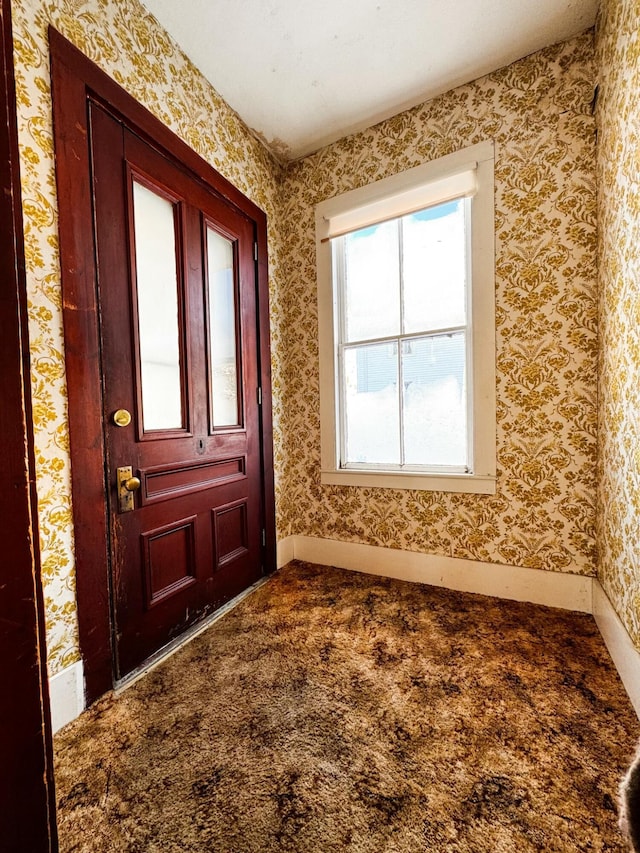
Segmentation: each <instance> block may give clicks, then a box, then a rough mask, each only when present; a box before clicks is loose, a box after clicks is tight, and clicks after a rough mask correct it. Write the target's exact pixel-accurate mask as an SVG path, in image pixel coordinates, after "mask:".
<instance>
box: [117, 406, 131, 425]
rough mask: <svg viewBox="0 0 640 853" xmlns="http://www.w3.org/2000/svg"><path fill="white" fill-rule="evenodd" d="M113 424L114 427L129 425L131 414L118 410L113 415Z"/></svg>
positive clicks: (124, 410)
mask: <svg viewBox="0 0 640 853" xmlns="http://www.w3.org/2000/svg"><path fill="white" fill-rule="evenodd" d="M113 422H114V424H115V425H116V426H119V427H126V426H129V424H130V423H131V412H128V411H127V410H126V409H118V411H117V412H114V413H113Z"/></svg>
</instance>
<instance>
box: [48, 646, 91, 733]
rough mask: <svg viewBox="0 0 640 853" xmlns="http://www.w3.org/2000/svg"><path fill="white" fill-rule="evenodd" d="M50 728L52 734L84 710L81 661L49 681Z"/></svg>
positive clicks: (53, 676)
mask: <svg viewBox="0 0 640 853" xmlns="http://www.w3.org/2000/svg"><path fill="white" fill-rule="evenodd" d="M49 701H50V703H51V728H52V730H53V732H54V734H55V733H56V732H57V731H59V730H60V729H61V728H62V727H63V726H66V725H67V723H70V722H71V721H72V720H75V718H76V717H79V716H80V714H81V713H82V712H83V711H84V709H85V701H84V673H83V669H82V661H76V663H72V664H71V666H68V667H66V668H65V669H63V670H62V671H61V672H57V673H56V674H55V675H52V676H51V678H50V679H49Z"/></svg>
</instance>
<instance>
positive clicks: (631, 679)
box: [593, 580, 640, 717]
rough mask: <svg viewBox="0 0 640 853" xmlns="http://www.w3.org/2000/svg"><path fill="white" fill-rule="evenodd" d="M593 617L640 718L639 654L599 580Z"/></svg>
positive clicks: (596, 582) (596, 587)
mask: <svg viewBox="0 0 640 853" xmlns="http://www.w3.org/2000/svg"><path fill="white" fill-rule="evenodd" d="M593 618H594V619H595V620H596V625H597V626H598V629H599V631H600V633H601V634H602V639H603V640H604V642H605V645H606V647H607V649H608V650H609V654H610V655H611V658H612V660H613V662H614V664H615V667H616V669H617V670H618V675H619V676H620V680H621V681H622V683H623V684H624V688H625V690H626V691H627V693H628V694H629V699H630V700H631V704H632V705H633V707H634V708H635V711H636V714H637V715H638V717H640V652H638V650H637V649H636V647H635V646H634V645H633V642H632V640H631V637H630V636H629V634H628V633H627V629H626V628H625V627H624V625H623V624H622V622H621V621H620V617H619V616H618V614H617V613H616V611H615V610H614V609H613V605H612V604H611V602H610V601H609V598H608V596H607V594H606V592H605V591H604V589H603V588H602V586H601V585H600V582H599V581H597V580H594V582H593Z"/></svg>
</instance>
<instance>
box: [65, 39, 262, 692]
mask: <svg viewBox="0 0 640 853" xmlns="http://www.w3.org/2000/svg"><path fill="white" fill-rule="evenodd" d="M49 42H50V48H51V69H52V90H53V118H54V139H55V148H56V177H57V185H58V198H59V228H60V254H61V262H62V293H63V305H64V309H65V310H64V331H65V352H66V360H67V386H68V397H69V428H70V435H71V454H72V466H71V473H72V487H73V508H74V531H75V543H76V566H77V597H78V618H79V632H80V646H81V651H82V656H83V660H84V671H85V680H86V687H87V700H88V701H89V702H91V701H93V700H94V699H96V698H97V697H98V696H100V695H101V694H103V693H104V692H106V691H107V690H109V689H111V687H112V685H113V674H112V648H111V639H112V638H111V614H110V596H109V586H108V584H109V580H108V578H109V573H108V531H107V520H106V514H105V490H106V483H105V473H104V439H103V427H102V395H101V379H100V377H101V365H100V335H99V318H98V305H97V295H96V269H95V259H94V239H93V226H92V207H91V197H90V181H89V180H88V176H89V174H90V163H89V156H90V155H89V145H88V142H89V134H90V119H89V109H88V105H89V102H90V101H91V100H93V101H95V102H97V103H99V104H100V105H101V106H102V107H103V108H105V109H106V110H107V111H109V112H111V113H112V114H113V115H114V116H116V117H117V118H120V119H122V120H123V122H124V123H125V124H126V125H127V126H128V127H130V128H132V129H133V130H134V131H135V133H136V134H137V135H139V136H140V137H141V138H142V139H143V140H144V141H145V142H147V143H148V144H150V145H152V146H153V147H154V148H156V149H157V150H159V151H160V152H161V153H164V154H167V155H168V156H169V157H171V159H172V160H174V161H177V162H178V163H180V164H181V166H182V168H184V169H185V171H186V172H187V173H188V174H189V175H190V176H191V177H195V178H196V179H197V180H199V181H200V182H201V183H203V184H204V185H205V186H206V188H207V190H208V191H213V192H214V193H215V194H217V195H218V196H221V197H222V198H224V199H225V200H226V201H227V202H228V203H230V204H231V205H233V207H234V208H236V210H238V211H239V212H240V213H241V214H243V215H244V216H245V217H248V218H249V219H250V220H252V221H253V223H254V228H255V234H256V240H257V243H258V255H259V262H258V264H257V274H256V289H257V299H258V317H259V338H260V381H261V387H262V400H263V404H262V413H261V417H262V420H261V441H262V448H261V450H262V462H263V471H264V480H263V488H262V505H263V508H264V512H265V519H266V523H265V528H266V540H267V545H266V547H265V551H264V555H263V567H264V572H265V574H266V573H269V572H271V571H273V570H274V569H275V567H276V547H275V501H274V493H273V492H274V483H273V432H272V426H271V414H272V413H271V372H270V344H269V314H268V306H269V290H268V267H267V236H266V235H267V220H266V214H265V213H264V211H262V210H261V209H260V208H259V207H258V206H257V205H255V204H254V203H253V202H252V201H250V200H249V199H247V198H246V197H245V196H244V195H243V194H242V193H241V192H240V191H239V190H238V189H237V188H236V187H234V186H233V184H231V183H230V182H229V181H228V180H226V179H225V178H224V177H222V176H221V175H220V174H218V172H216V171H215V169H213V168H212V167H211V166H210V165H209V164H208V163H207V162H206V161H205V160H203V159H202V158H201V157H200V156H199V155H198V154H196V153H195V152H194V151H193V150H192V149H191V148H189V147H188V146H187V145H186V144H185V143H184V142H182V140H180V139H179V138H178V137H177V136H176V135H175V134H174V133H173V132H172V131H170V130H169V129H168V128H167V127H165V126H164V125H163V124H162V123H161V122H160V121H158V119H156V118H155V117H154V116H153V115H152V114H151V113H150V112H149V111H148V110H146V109H145V108H144V107H143V106H142V105H141V104H139V103H138V102H137V101H136V100H135V99H134V98H132V97H131V96H130V95H129V94H128V93H127V92H125V91H124V89H122V88H121V87H120V86H119V85H118V84H117V83H115V82H114V81H113V80H112V79H111V78H110V77H108V76H107V75H106V74H105V73H104V72H103V71H102V70H101V69H100V68H98V66H97V65H95V64H94V63H93V62H91V61H90V60H89V59H87V58H86V57H85V56H84V55H83V54H82V53H81V52H80V51H79V50H78V49H77V48H75V47H74V46H73V45H72V44H71V43H70V42H68V41H67V40H66V39H65V38H63V37H62V36H61V35H60V34H59V33H58V32H57V31H56V30H54V29H53V28H50V29H49Z"/></svg>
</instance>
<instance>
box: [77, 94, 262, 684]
mask: <svg viewBox="0 0 640 853" xmlns="http://www.w3.org/2000/svg"><path fill="white" fill-rule="evenodd" d="M90 109H91V115H90V119H91V139H92V158H93V166H92V181H93V196H94V218H95V233H96V251H97V267H98V304H99V311H100V328H101V348H102V376H103V398H104V431H105V447H106V460H105V469H106V478H107V482H108V484H109V496H108V513H109V529H110V541H111V554H110V558H111V588H112V597H113V623H114V633H115V649H116V677H117V678H122V677H123V676H125V675H126V674H127V673H130V672H131V671H132V670H133V669H135V668H136V667H137V666H138V665H139V664H140V663H142V662H143V661H144V660H145V659H146V658H148V657H149V656H150V655H151V654H153V653H154V652H155V651H157V650H158V649H160V648H161V647H162V646H164V645H165V644H166V643H168V642H170V641H171V640H172V639H174V638H175V637H176V636H178V635H179V634H180V633H181V632H182V631H184V630H185V629H186V628H187V627H189V626H190V625H192V624H193V623H195V622H196V621H198V620H200V619H202V618H203V617H205V616H206V615H207V614H208V613H209V612H211V611H212V610H214V609H215V608H217V607H219V606H220V605H221V604H223V603H224V602H225V601H227V600H229V599H230V598H232V597H233V596H234V595H237V594H238V593H239V592H241V591H242V590H243V589H245V588H246V587H248V586H249V585H251V584H252V583H253V582H254V581H256V580H257V579H258V578H259V577H261V575H262V574H263V570H262V564H261V563H262V560H261V555H262V547H261V543H262V535H263V533H262V531H263V507H262V505H261V459H260V432H259V430H260V425H259V403H258V385H259V377H258V343H257V328H256V271H255V261H254V239H255V238H254V226H253V223H252V222H251V220H249V219H248V218H246V217H245V216H244V215H243V214H241V213H240V212H238V210H237V209H235V208H234V207H232V206H231V205H230V204H228V203H226V202H225V201H224V200H223V199H221V198H219V197H217V196H216V195H214V194H213V193H212V192H211V191H210V190H208V189H207V188H205V186H204V185H203V184H201V183H200V182H198V181H197V180H196V179H194V178H193V177H192V176H190V175H189V174H188V173H187V172H186V171H184V170H183V169H181V168H180V166H179V164H177V163H174V162H172V161H170V160H169V159H168V158H167V157H165V156H164V155H162V154H160V153H159V152H158V151H156V150H155V149H154V148H153V147H151V146H150V145H149V144H147V143H146V142H144V141H142V140H141V139H140V138H139V137H137V136H136V135H134V134H133V133H132V132H131V131H130V130H128V129H127V128H126V127H124V126H123V125H122V124H121V123H120V122H119V121H118V120H117V119H115V118H114V117H112V116H111V115H109V114H108V113H107V112H106V111H104V110H103V109H102V108H101V107H99V106H96V105H95V104H92V105H91V108H90ZM129 416H130V418H131V420H130V422H128V417H129ZM127 468H130V469H131V471H130V472H129V471H127V470H126V469H127ZM119 469H120V477H119V474H118V472H119ZM138 481H139V483H138Z"/></svg>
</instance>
